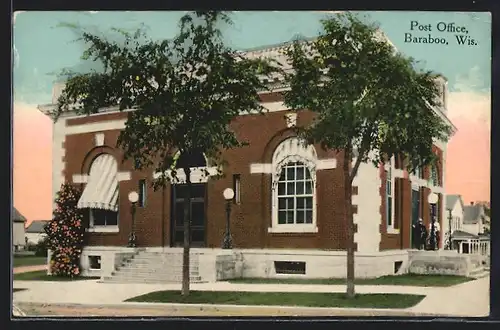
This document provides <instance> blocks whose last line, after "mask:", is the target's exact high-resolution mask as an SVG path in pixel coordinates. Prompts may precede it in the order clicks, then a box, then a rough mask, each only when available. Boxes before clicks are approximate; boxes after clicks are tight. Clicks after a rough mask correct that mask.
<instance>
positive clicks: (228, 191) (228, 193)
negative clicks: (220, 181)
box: [223, 188, 234, 201]
mask: <svg viewBox="0 0 500 330" xmlns="http://www.w3.org/2000/svg"><path fill="white" fill-rule="evenodd" d="M223 195H224V199H225V200H227V201H229V200H231V199H233V198H234V191H233V189H231V188H226V189H224V192H223Z"/></svg>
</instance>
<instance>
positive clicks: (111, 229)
mask: <svg viewBox="0 0 500 330" xmlns="http://www.w3.org/2000/svg"><path fill="white" fill-rule="evenodd" d="M119 231H120V230H119V228H118V226H96V227H90V228H87V232H89V233H118V232H119Z"/></svg>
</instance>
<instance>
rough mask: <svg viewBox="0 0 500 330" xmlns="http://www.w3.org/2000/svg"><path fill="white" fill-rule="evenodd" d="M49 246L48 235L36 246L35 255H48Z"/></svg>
mask: <svg viewBox="0 0 500 330" xmlns="http://www.w3.org/2000/svg"><path fill="white" fill-rule="evenodd" d="M48 248H49V238H48V237H47V236H46V237H44V238H43V239H41V240H40V241H38V243H36V245H35V246H34V251H35V256H37V257H46V256H47V249H48Z"/></svg>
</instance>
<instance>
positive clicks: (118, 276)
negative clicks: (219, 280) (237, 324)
mask: <svg viewBox="0 0 500 330" xmlns="http://www.w3.org/2000/svg"><path fill="white" fill-rule="evenodd" d="M190 275H191V283H201V282H203V281H202V279H201V276H199V257H198V255H197V254H193V253H191V255H190ZM103 282H106V283H181V282H182V252H180V253H179V252H148V251H140V252H139V253H138V254H137V255H135V256H134V257H133V258H130V259H128V260H125V261H124V262H123V263H122V264H121V266H119V267H117V270H116V271H114V272H113V273H112V274H111V276H107V277H104V278H103Z"/></svg>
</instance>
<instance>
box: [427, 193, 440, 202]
mask: <svg viewBox="0 0 500 330" xmlns="http://www.w3.org/2000/svg"><path fill="white" fill-rule="evenodd" d="M438 200H439V196H438V195H437V194H435V193H431V194H430V195H429V197H428V198H427V201H428V202H429V204H436V203H437V202H438Z"/></svg>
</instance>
